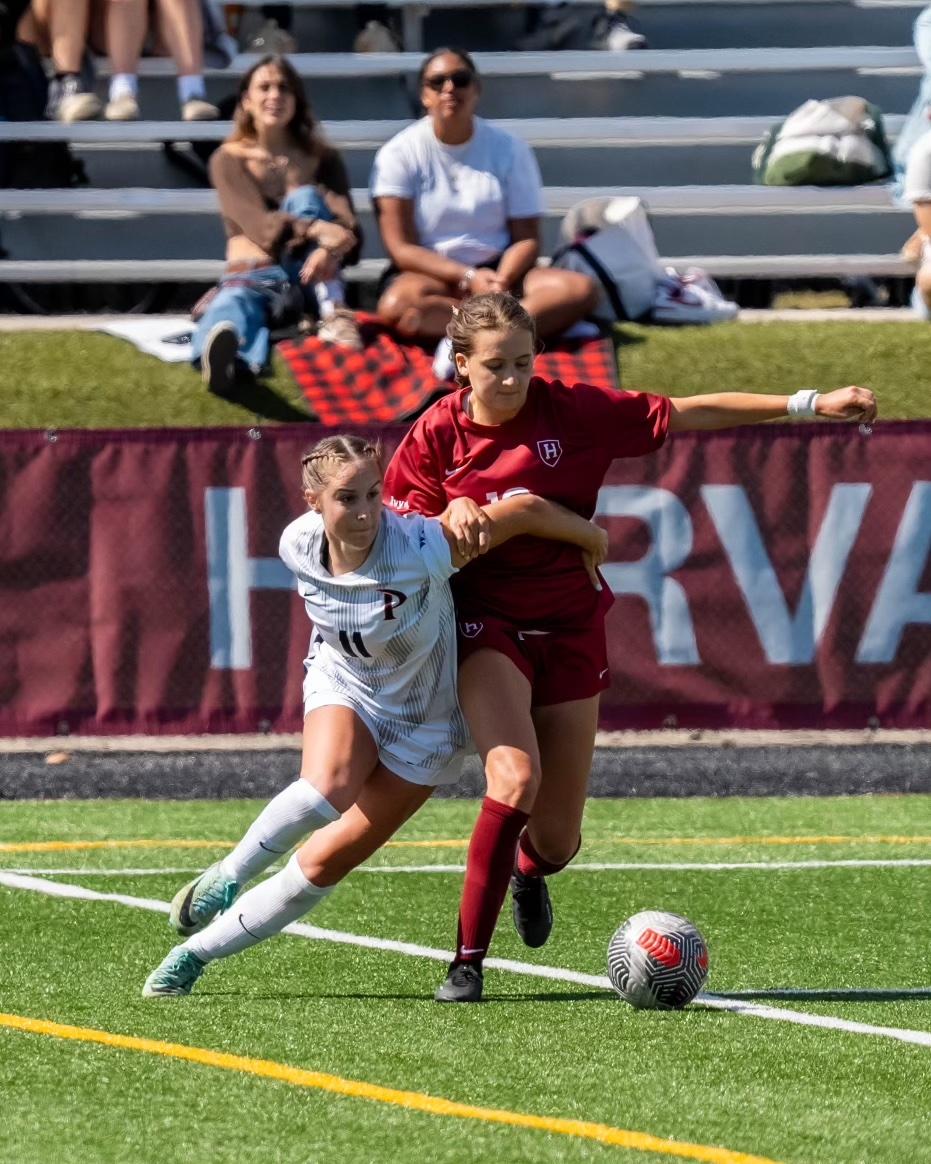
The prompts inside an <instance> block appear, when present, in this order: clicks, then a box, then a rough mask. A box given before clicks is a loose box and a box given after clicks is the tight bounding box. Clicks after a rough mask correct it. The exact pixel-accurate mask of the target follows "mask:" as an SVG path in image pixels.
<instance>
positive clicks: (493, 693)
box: [436, 650, 540, 1002]
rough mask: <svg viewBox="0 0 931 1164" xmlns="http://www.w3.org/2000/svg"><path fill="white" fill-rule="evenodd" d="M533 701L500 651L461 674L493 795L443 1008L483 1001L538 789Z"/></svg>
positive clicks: (475, 837) (441, 993) (476, 843)
mask: <svg viewBox="0 0 931 1164" xmlns="http://www.w3.org/2000/svg"><path fill="white" fill-rule="evenodd" d="M530 696H531V689H530V683H529V681H528V680H527V678H526V676H524V675H523V674H522V673H521V672H520V670H519V669H518V668H517V666H516V665H515V664H514V663H513V662H512V660H511V659H509V658H507V657H506V656H505V655H503V654H501V653H500V652H499V651H495V650H483V651H477V652H476V653H475V654H474V655H471V656H469V658H468V659H466V660H465V662H464V663H463V664H462V666H461V667H460V669H459V701H460V703H461V705H462V710H463V712H464V714H465V717H466V719H467V721H468V723H469V728H470V730H471V732H472V738H473V740H474V741H475V747H476V749H477V751H478V754H479V756H480V757H481V758H482V762H483V763H484V765H485V775H486V777H487V780H488V793H487V795H486V797H485V799H484V800H483V801H482V807H481V810H480V811H479V814H478V819H477V820H476V822H475V827H474V828H473V830H472V839H471V841H470V842H469V853H468V856H467V858H466V873H465V879H464V882H463V887H462V898H461V901H460V906H459V927H458V935H457V940H456V957H455V959H454V960H453V964H452V966H450V969H449V974H448V976H447V978H446V981H445V982H444V983H443V985H442V986H441V987H440V988H439V990H438V991H437V993H436V999H437V1001H438V1002H478V1001H479V999H480V998H481V995H482V963H483V961H484V958H485V955H486V953H487V952H488V947H489V945H490V944H491V939H492V935H493V934H494V931H495V926H496V924H497V921H498V915H499V914H500V913H501V906H502V905H503V904H504V897H505V894H506V893H507V888H508V882H509V881H510V879H511V874H512V871H513V869H514V858H515V853H516V849H517V839H518V837H519V836H520V834H521V832H522V830H523V828H524V826H525V825H526V823H527V820H528V816H529V813H530V811H531V809H532V807H533V803H534V798H535V796H536V792H537V789H538V787H539V783H540V757H539V751H538V749H537V740H536V735H535V733H534V726H533V721H532V719H531V715H530Z"/></svg>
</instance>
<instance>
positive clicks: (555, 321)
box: [521, 267, 598, 336]
mask: <svg viewBox="0 0 931 1164" xmlns="http://www.w3.org/2000/svg"><path fill="white" fill-rule="evenodd" d="M521 302H522V303H523V305H524V307H525V308H526V309H527V310H528V311H529V312H530V314H531V315H532V316H533V317H534V319H535V320H536V321H537V331H538V332H539V334H540V335H541V336H550V335H560V334H561V333H562V332H564V331H565V330H566V328H568V327H572V325H573V324H574V323H578V321H579V320H580V319H584V318H585V316H586V315H588V314H589V313H590V312H591V311H593V310H594V308H595V305H596V304H597V302H598V291H597V289H596V287H595V284H594V283H593V282H592V280H591V279H589V278H588V276H587V275H581V274H579V273H578V272H577V271H559V270H556V269H555V268H552V267H551V268H544V267H534V269H533V270H532V271H528V272H527V275H526V277H525V279H524V297H523V299H522V300H521Z"/></svg>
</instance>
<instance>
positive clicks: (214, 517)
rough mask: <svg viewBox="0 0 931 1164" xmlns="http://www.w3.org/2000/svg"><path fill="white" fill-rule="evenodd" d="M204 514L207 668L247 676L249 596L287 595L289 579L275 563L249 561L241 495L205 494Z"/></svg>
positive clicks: (249, 662) (226, 492) (243, 495)
mask: <svg viewBox="0 0 931 1164" xmlns="http://www.w3.org/2000/svg"><path fill="white" fill-rule="evenodd" d="M204 513H205V517H206V527H207V589H208V592H209V595H210V666H211V667H216V668H218V669H221V670H231V671H248V670H249V668H250V667H251V666H252V618H251V616H250V612H249V595H250V593H251V591H253V590H292V589H294V586H295V582H294V578H293V577H292V575H291V573H290V571H289V570H287V569H286V567H285V566H284V565H283V564H282V563H281V562H280V561H279V560H278V559H277V558H250V557H249V526H248V522H247V521H246V491H245V489H242V488H235V489H218V488H214V489H205V490H204Z"/></svg>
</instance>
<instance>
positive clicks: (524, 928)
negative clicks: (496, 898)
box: [511, 873, 553, 950]
mask: <svg viewBox="0 0 931 1164" xmlns="http://www.w3.org/2000/svg"><path fill="white" fill-rule="evenodd" d="M511 899H512V900H513V902H514V928H515V929H516V930H517V932H518V934H520V940H521V941H522V942H523V943H524V945H525V946H530V947H531V949H534V950H535V949H537V947H538V946H543V945H545V944H546V939H547V938H548V937H549V936H550V933H551V932H552V929H553V906H552V903H551V902H550V891H549V890H548V889H547V888H546V878H545V877H527V876H525V875H524V874H523V873H515V874H514V875H513V876H512V877H511Z"/></svg>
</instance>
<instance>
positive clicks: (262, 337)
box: [191, 56, 362, 396]
mask: <svg viewBox="0 0 931 1164" xmlns="http://www.w3.org/2000/svg"><path fill="white" fill-rule="evenodd" d="M210 178H211V181H212V182H213V184H214V186H215V187H216V191H217V195H218V197H219V200H220V211H221V214H222V215H223V225H224V227H225V229H226V235H227V247H226V260H227V268H226V271H227V273H226V274H225V275H224V276H223V278H222V279H221V281H220V285H219V287H218V289H217V292H216V294H215V295H214V296H213V298H212V299H211V301H210V302H209V305H208V306H207V308H206V310H205V312H204V314H203V315H202V316H201V318H200V320H199V322H198V326H197V330H196V331H195V333H194V338H193V341H192V346H191V359H192V361H194V362H195V363H197V362H198V361H199V362H200V364H201V370H202V373H203V377H204V380H205V381H206V383H207V384H208V385H209V387H210V390H211V391H212V392H216V393H217V394H218V395H221V396H226V395H229V393H230V392H231V390H232V388H233V385H234V382H235V377H236V373H237V370H238V369H239V368H240V367H242V366H246V367H248V368H249V369H250V370H251V371H252V372H253V373H258V372H260V371H261V370H262V368H263V367H264V366H265V365H266V363H267V362H268V356H269V346H270V325H272V324H274V323H281V322H283V320H282V316H283V315H285V316H286V315H288V314H293V313H294V310H295V300H296V301H297V309H298V310H299V311H301V310H303V307H304V305H305V304H304V301H303V292H304V289H306V288H313V296H314V298H315V299H316V307H317V313H318V314H319V316H320V320H321V323H320V326H319V327H318V330H317V335H318V337H319V338H320V339H323V340H326V341H328V342H331V343H338V344H341V345H343V346H346V347H354V348H359V347H361V340H360V338H359V329H358V325H357V324H356V321H355V318H354V316H353V315H352V313H351V312H350V311H348V310H347V309H346V308H345V306H344V296H343V283H342V280H341V278H340V268H341V266H342V265H343V263H345V262H347V261H349V260H351V259H354V257H355V255H356V254H357V253H358V250H359V247H360V245H361V237H362V236H361V231H360V230H359V226H358V223H357V221H356V216H355V211H354V209H353V205H352V196H351V192H350V188H349V179H348V176H347V174H346V168H345V166H344V165H343V161H342V159H341V158H340V156H339V154H338V153H337V152H336V150H334V149H333V148H332V146H330V145H328V144H327V143H326V142H325V141H324V140H323V138H322V137H321V135H320V133H319V130H318V127H317V124H316V122H315V120H314V117H313V114H312V112H311V110H310V107H309V105H308V103H307V98H306V96H305V93H304V89H303V86H302V84H301V80H300V77H299V76H298V75H297V73H296V72H295V70H294V68H293V67H292V66H291V65H290V64H289V62H288V61H287V60H286V59H285V58H284V57H278V56H267V57H263V58H262V60H260V61H259V62H258V63H257V64H255V65H253V66H252V68H251V69H250V70H249V71H248V72H247V73H246V74H245V76H244V77H243V78H242V81H241V83H240V88H239V102H238V104H237V106H236V111H235V114H234V119H233V132H232V133H231V134H230V136H229V137H228V138H227V140H226V141H225V142H224V143H223V145H221V146H220V148H219V149H218V150H217V151H216V152H215V153H214V154H213V156H212V157H211V159H210ZM292 322H293V320H292Z"/></svg>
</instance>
